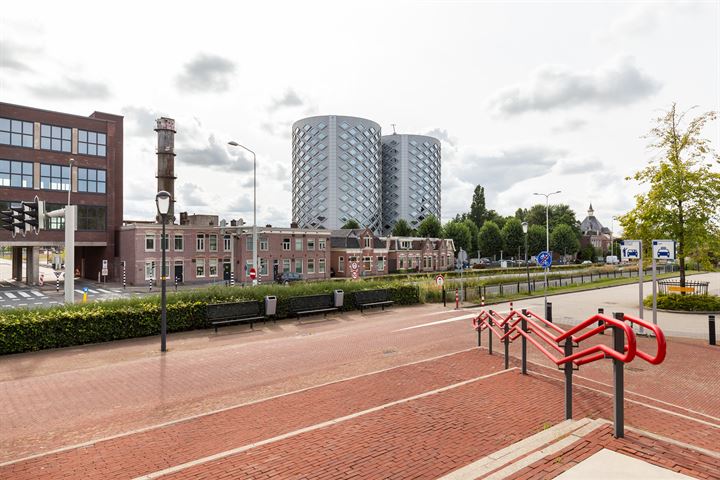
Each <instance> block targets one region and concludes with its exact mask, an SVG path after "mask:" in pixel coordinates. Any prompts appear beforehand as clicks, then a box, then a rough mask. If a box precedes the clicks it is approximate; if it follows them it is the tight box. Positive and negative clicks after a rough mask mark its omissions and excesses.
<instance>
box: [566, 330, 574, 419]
mask: <svg viewBox="0 0 720 480" xmlns="http://www.w3.org/2000/svg"><path fill="white" fill-rule="evenodd" d="M564 347H565V348H564V353H565V356H566V357H569V356H570V355H572V353H573V344H572V338H571V337H567V338H566V339H565V345H564ZM564 367H565V420H572V371H573V362H565V365H564Z"/></svg>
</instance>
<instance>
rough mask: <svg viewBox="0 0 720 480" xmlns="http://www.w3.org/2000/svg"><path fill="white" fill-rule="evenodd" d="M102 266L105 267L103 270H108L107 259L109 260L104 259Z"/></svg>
mask: <svg viewBox="0 0 720 480" xmlns="http://www.w3.org/2000/svg"><path fill="white" fill-rule="evenodd" d="M102 268H103V270H106V269H107V268H108V261H107V260H103V263H102Z"/></svg>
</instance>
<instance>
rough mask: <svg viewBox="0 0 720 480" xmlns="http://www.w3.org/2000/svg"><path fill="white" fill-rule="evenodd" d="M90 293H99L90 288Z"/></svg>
mask: <svg viewBox="0 0 720 480" xmlns="http://www.w3.org/2000/svg"><path fill="white" fill-rule="evenodd" d="M88 293H98V292H97V291H96V290H91V289H89V288H88Z"/></svg>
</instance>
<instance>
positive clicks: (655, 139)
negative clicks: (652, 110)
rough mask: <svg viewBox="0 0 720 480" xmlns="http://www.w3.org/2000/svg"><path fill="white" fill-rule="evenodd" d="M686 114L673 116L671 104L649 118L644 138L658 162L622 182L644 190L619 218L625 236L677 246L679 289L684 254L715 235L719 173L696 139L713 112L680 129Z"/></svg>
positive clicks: (703, 141) (704, 145)
mask: <svg viewBox="0 0 720 480" xmlns="http://www.w3.org/2000/svg"><path fill="white" fill-rule="evenodd" d="M689 112H690V110H686V111H684V112H682V113H678V112H677V109H676V104H674V103H673V104H672V106H671V107H670V110H668V111H667V112H665V114H664V115H663V116H661V117H658V118H657V119H656V120H655V127H654V128H652V129H651V130H650V132H649V133H648V135H647V136H646V137H647V138H650V139H651V141H650V145H649V148H651V149H653V150H655V151H657V152H660V159H659V160H657V161H656V160H651V161H650V162H649V163H648V166H646V167H645V168H643V169H642V170H640V171H639V172H636V173H635V175H633V176H632V177H628V178H627V180H635V181H637V182H639V183H640V184H647V185H649V187H650V189H649V191H648V192H647V193H644V194H639V195H636V196H635V208H634V209H633V210H631V211H630V212H628V213H626V214H625V215H623V216H621V217H620V224H621V225H622V227H623V231H624V232H625V236H626V237H627V238H631V237H640V238H642V239H643V240H644V242H643V243H644V244H645V245H650V241H651V240H652V239H653V237H654V238H662V237H667V238H671V239H674V240H675V241H676V242H677V256H678V258H679V260H680V285H681V286H685V255H686V254H689V253H694V252H700V251H702V249H703V248H704V246H706V245H707V244H709V243H710V242H711V239H713V238H714V237H717V235H718V233H719V231H720V228H718V221H719V218H718V204H719V203H720V173H717V172H716V171H713V170H712V160H714V161H715V163H720V161H718V160H719V159H720V156H718V154H717V153H716V152H715V151H714V150H713V149H712V148H711V146H710V141H709V140H708V139H706V138H703V137H702V136H701V135H702V132H703V129H704V128H705V126H706V125H707V123H708V122H710V121H713V120H715V119H716V118H717V112H712V111H710V112H705V113H703V114H701V115H698V116H697V117H695V118H693V119H691V120H690V121H689V122H687V126H683V124H684V123H685V116H686V115H687V114H688V113H689Z"/></svg>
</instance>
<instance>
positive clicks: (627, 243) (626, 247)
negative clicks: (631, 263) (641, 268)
mask: <svg viewBox="0 0 720 480" xmlns="http://www.w3.org/2000/svg"><path fill="white" fill-rule="evenodd" d="M641 256H642V247H641V246H640V240H623V241H622V242H620V259H621V260H640V258H641Z"/></svg>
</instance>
